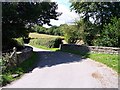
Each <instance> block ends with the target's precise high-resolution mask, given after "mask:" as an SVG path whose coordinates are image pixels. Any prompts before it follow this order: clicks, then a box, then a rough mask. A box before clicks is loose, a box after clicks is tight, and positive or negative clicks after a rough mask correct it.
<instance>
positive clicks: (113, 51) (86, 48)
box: [60, 44, 120, 54]
mask: <svg viewBox="0 0 120 90" xmlns="http://www.w3.org/2000/svg"><path fill="white" fill-rule="evenodd" d="M60 49H61V50H73V51H77V52H80V53H88V52H98V53H108V54H118V53H119V51H120V48H114V47H101V46H85V45H75V44H62V45H61V46H60Z"/></svg>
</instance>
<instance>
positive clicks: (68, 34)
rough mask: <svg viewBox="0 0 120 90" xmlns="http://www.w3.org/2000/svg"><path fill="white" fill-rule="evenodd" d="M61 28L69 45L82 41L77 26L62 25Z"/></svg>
mask: <svg viewBox="0 0 120 90" xmlns="http://www.w3.org/2000/svg"><path fill="white" fill-rule="evenodd" d="M60 28H61V31H62V32H63V35H64V37H65V40H66V41H67V42H68V43H76V41H77V40H78V39H80V35H79V29H78V28H77V27H76V25H67V24H64V25H61V26H60Z"/></svg>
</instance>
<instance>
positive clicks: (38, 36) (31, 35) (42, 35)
mask: <svg viewBox="0 0 120 90" xmlns="http://www.w3.org/2000/svg"><path fill="white" fill-rule="evenodd" d="M29 37H30V38H50V37H58V38H62V39H64V37H63V36H54V35H47V34H38V33H30V34H29Z"/></svg>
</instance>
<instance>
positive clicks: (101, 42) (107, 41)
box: [94, 18, 120, 47]
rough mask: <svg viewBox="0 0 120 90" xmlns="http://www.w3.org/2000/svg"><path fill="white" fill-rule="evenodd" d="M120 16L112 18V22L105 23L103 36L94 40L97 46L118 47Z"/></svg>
mask: <svg viewBox="0 0 120 90" xmlns="http://www.w3.org/2000/svg"><path fill="white" fill-rule="evenodd" d="M118 32H120V18H119V19H117V18H112V19H111V23H109V24H106V25H104V29H103V31H102V33H101V36H100V37H99V38H97V39H96V40H94V45H97V46H112V47H118V46H119V44H118V37H120V34H119V33H118Z"/></svg>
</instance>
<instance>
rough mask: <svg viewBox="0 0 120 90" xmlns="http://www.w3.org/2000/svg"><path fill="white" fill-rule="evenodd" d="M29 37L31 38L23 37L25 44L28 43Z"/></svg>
mask: <svg viewBox="0 0 120 90" xmlns="http://www.w3.org/2000/svg"><path fill="white" fill-rule="evenodd" d="M30 39H31V38H24V39H23V41H24V43H25V44H28V43H29V42H30Z"/></svg>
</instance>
